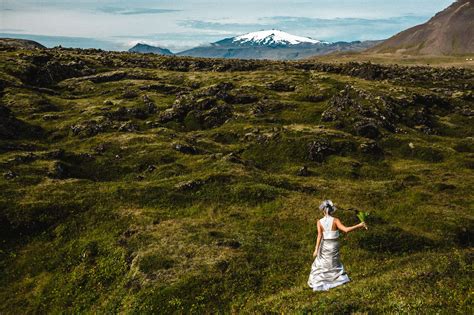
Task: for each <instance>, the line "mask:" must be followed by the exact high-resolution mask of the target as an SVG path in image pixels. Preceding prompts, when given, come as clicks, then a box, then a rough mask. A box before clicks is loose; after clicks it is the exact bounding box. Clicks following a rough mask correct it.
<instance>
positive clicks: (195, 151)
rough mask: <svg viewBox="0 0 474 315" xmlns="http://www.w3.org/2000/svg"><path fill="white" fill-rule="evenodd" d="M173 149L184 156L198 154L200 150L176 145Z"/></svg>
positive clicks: (179, 144)
mask: <svg viewBox="0 0 474 315" xmlns="http://www.w3.org/2000/svg"><path fill="white" fill-rule="evenodd" d="M173 149H175V150H176V151H178V152H181V153H184V154H198V153H199V150H198V149H197V148H195V147H193V146H191V145H187V144H182V143H176V144H173Z"/></svg>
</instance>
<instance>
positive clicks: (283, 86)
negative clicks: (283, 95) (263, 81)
mask: <svg viewBox="0 0 474 315" xmlns="http://www.w3.org/2000/svg"><path fill="white" fill-rule="evenodd" d="M267 88H268V89H269V90H272V91H277V92H293V91H294V90H295V89H296V88H295V86H294V85H290V84H287V83H285V82H282V81H276V82H271V83H268V84H267Z"/></svg>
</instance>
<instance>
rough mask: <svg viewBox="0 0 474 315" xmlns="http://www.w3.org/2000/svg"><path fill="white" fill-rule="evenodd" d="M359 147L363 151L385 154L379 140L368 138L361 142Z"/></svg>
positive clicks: (372, 153)
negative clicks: (378, 142)
mask: <svg viewBox="0 0 474 315" xmlns="http://www.w3.org/2000/svg"><path fill="white" fill-rule="evenodd" d="M359 149H360V151H361V152H362V153H365V154H369V155H374V156H379V155H382V154H383V150H382V148H381V147H379V145H378V144H377V142H375V141H373V140H368V141H366V142H363V143H361V144H360V146H359Z"/></svg>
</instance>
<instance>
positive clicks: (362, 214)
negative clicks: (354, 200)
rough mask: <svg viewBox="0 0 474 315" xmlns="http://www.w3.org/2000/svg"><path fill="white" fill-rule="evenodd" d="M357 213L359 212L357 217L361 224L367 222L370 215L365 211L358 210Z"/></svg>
mask: <svg viewBox="0 0 474 315" xmlns="http://www.w3.org/2000/svg"><path fill="white" fill-rule="evenodd" d="M356 211H357V217H358V218H359V220H360V222H365V220H366V219H367V217H368V216H369V213H368V212H364V211H358V210H356Z"/></svg>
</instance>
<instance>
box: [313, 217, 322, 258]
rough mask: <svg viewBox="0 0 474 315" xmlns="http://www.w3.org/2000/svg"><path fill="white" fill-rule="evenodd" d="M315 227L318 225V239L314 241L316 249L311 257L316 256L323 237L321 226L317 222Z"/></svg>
mask: <svg viewBox="0 0 474 315" xmlns="http://www.w3.org/2000/svg"><path fill="white" fill-rule="evenodd" d="M317 225H318V239H317V240H316V248H315V249H314V253H313V257H316V256H318V253H319V245H320V244H321V237H322V236H323V231H322V228H321V225H320V224H319V221H318V224H317Z"/></svg>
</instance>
